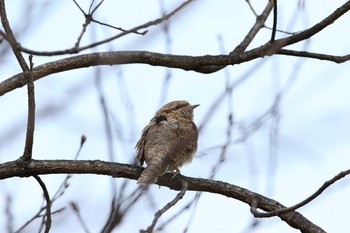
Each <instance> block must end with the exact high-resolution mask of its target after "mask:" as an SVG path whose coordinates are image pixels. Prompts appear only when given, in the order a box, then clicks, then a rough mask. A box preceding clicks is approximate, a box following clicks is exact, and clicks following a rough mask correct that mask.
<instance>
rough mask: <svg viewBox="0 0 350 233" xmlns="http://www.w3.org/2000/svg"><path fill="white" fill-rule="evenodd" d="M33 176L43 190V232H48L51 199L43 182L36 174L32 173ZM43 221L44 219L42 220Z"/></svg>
mask: <svg viewBox="0 0 350 233" xmlns="http://www.w3.org/2000/svg"><path fill="white" fill-rule="evenodd" d="M33 177H34V178H35V179H36V181H38V183H39V185H40V187H41V189H42V190H43V192H44V197H45V200H46V221H45V233H48V232H49V231H50V228H51V200H50V195H49V192H48V191H47V188H46V185H45V183H44V182H43V181H42V180H41V178H40V177H39V176H38V175H33ZM43 221H44V220H43Z"/></svg>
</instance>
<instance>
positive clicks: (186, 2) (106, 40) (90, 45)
mask: <svg viewBox="0 0 350 233" xmlns="http://www.w3.org/2000/svg"><path fill="white" fill-rule="evenodd" d="M192 1H193V0H187V1H185V2H183V3H182V4H181V5H180V6H178V7H177V8H176V9H174V10H173V11H171V12H169V13H168V14H166V15H164V16H162V17H160V18H158V19H155V20H152V21H149V22H147V23H144V24H142V25H139V26H137V27H134V28H132V29H130V30H124V31H123V32H122V33H120V34H118V35H115V36H112V37H110V38H107V39H104V40H101V41H98V42H95V43H92V44H89V45H86V46H82V47H79V48H77V47H76V46H74V47H73V48H70V49H65V50H59V51H49V52H40V51H34V50H30V49H27V48H24V47H22V46H21V45H20V44H18V43H17V46H18V47H19V48H20V50H21V51H23V52H25V53H29V54H33V55H37V56H54V55H63V54H74V53H79V52H81V51H83V50H86V49H90V48H94V47H97V46H99V45H102V44H105V43H108V42H110V41H113V40H115V39H118V38H120V37H122V36H125V35H127V34H130V33H137V34H141V35H144V34H146V33H147V31H144V32H141V33H140V32H138V31H139V30H141V29H144V28H148V27H150V26H153V25H157V24H160V23H162V22H164V21H166V20H168V19H170V18H171V17H172V16H174V15H175V14H176V13H177V12H179V11H180V10H181V9H183V8H184V7H186V6H187V5H188V4H190V3H191V2H192ZM90 16H91V15H90Z"/></svg>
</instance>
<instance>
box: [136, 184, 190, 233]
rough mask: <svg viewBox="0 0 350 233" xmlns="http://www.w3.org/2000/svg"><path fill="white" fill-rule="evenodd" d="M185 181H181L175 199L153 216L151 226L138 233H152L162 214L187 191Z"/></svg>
mask: <svg viewBox="0 0 350 233" xmlns="http://www.w3.org/2000/svg"><path fill="white" fill-rule="evenodd" d="M187 186H188V184H187V181H186V180H184V179H181V191H180V192H179V193H178V194H177V195H176V197H175V198H174V199H173V200H172V201H170V202H169V203H167V204H166V205H165V206H164V207H163V208H161V209H160V210H158V211H157V212H156V213H155V214H154V219H153V221H152V224H151V225H150V226H149V227H148V228H147V229H146V230H145V231H144V230H140V232H145V233H146V232H147V233H151V232H153V229H154V227H155V225H156V224H157V222H158V219H159V218H160V217H161V216H162V214H164V213H165V212H166V211H167V210H169V209H170V208H171V207H172V206H174V205H175V204H176V203H177V202H178V201H180V200H181V199H182V198H183V197H184V195H185V193H186V191H187Z"/></svg>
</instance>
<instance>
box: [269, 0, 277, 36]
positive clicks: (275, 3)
mask: <svg viewBox="0 0 350 233" xmlns="http://www.w3.org/2000/svg"><path fill="white" fill-rule="evenodd" d="M276 29H277V0H273V26H272V33H271V40H270V41H271V42H273V41H274V40H275V37H276Z"/></svg>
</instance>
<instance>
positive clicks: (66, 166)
mask: <svg viewBox="0 0 350 233" xmlns="http://www.w3.org/2000/svg"><path fill="white" fill-rule="evenodd" d="M141 172H142V169H141V168H139V167H136V166H132V165H128V164H120V163H111V162H104V161H100V160H93V161H90V160H80V161H79V160H31V161H29V162H23V161H22V160H16V161H12V162H7V163H3V164H0V179H6V178H11V177H16V176H17V177H28V176H34V175H44V174H67V173H68V174H73V173H74V174H98V175H109V176H112V177H119V178H128V179H133V180H137V179H138V178H139V176H140V174H141ZM171 177H172V174H165V175H164V176H162V177H160V178H159V179H158V182H157V184H158V185H161V186H166V187H169V188H170V189H173V190H181V188H182V183H181V179H184V180H186V181H187V183H188V187H187V190H188V191H201V192H209V193H216V194H221V195H223V196H226V197H230V198H234V199H237V200H240V201H242V202H244V203H246V204H248V205H250V206H253V207H254V208H259V209H262V210H264V211H267V212H269V211H274V210H278V209H283V208H286V207H285V206H283V205H282V204H280V203H278V202H277V201H275V200H272V199H269V198H267V197H264V196H262V195H260V194H257V193H254V192H251V191H249V190H247V189H244V188H241V187H239V186H236V185H232V184H229V183H226V182H222V181H215V180H208V179H200V178H192V177H185V176H182V175H178V176H176V177H175V178H174V179H173V180H172V181H170V180H171ZM278 217H279V218H281V219H282V220H283V221H285V222H286V223H287V224H288V225H290V226H291V227H293V228H296V229H299V230H300V231H302V232H325V231H324V230H322V229H321V228H320V227H318V226H317V225H315V224H313V223H312V222H310V221H309V220H308V219H307V218H305V217H304V216H303V215H301V214H300V213H298V212H296V211H291V212H288V213H283V214H279V215H278Z"/></svg>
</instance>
